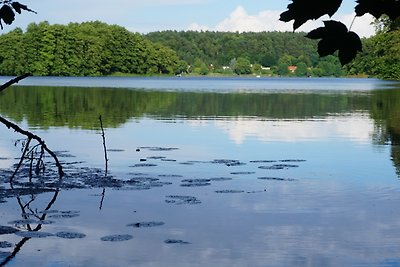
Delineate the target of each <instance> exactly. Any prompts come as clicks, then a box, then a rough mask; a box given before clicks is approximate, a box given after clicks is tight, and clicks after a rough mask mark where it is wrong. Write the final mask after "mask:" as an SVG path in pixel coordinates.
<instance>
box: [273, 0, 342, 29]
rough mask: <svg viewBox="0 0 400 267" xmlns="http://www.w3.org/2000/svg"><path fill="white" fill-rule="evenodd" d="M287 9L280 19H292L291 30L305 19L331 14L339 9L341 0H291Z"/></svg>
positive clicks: (285, 20)
mask: <svg viewBox="0 0 400 267" xmlns="http://www.w3.org/2000/svg"><path fill="white" fill-rule="evenodd" d="M292 1H293V2H292V3H290V4H289V5H288V6H287V8H288V10H287V11H285V12H283V13H282V14H281V17H280V20H281V21H284V22H289V21H291V20H294V23H293V30H296V29H297V28H299V27H300V26H301V25H303V24H304V23H305V22H306V21H307V20H311V19H318V18H320V17H322V16H323V15H326V14H327V15H329V16H332V15H333V14H335V13H336V11H337V10H338V9H339V7H340V5H341V4H342V0H292Z"/></svg>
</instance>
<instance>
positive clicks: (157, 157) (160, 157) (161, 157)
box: [147, 156, 166, 159]
mask: <svg viewBox="0 0 400 267" xmlns="http://www.w3.org/2000/svg"><path fill="white" fill-rule="evenodd" d="M147 158H148V159H165V158H166V157H163V156H152V157H147Z"/></svg>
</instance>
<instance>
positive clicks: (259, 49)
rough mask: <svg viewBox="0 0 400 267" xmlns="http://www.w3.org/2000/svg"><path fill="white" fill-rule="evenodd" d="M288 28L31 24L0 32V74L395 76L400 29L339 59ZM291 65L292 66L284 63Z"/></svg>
mask: <svg viewBox="0 0 400 267" xmlns="http://www.w3.org/2000/svg"><path fill="white" fill-rule="evenodd" d="M304 36H305V33H292V32H260V33H252V32H245V33H238V32H236V33H232V32H209V31H206V32H195V31H162V32H152V33H148V34H138V33H132V32H129V31H128V30H126V29H125V28H123V27H120V26H117V25H107V24H105V23H102V22H98V21H95V22H85V23H70V24H68V25H57V24H56V25H50V24H49V23H47V22H42V23H39V24H36V23H32V24H30V25H29V26H28V27H27V29H26V31H23V30H22V29H19V28H17V29H15V30H13V31H11V32H9V33H6V34H3V35H1V36H0V75H20V74H23V73H26V72H29V73H32V74H33V75H38V76H103V75H155V74H166V75H176V74H186V73H189V74H194V75H207V74H222V75H224V74H225V75H246V74H255V75H269V76H277V75H279V76H317V77H319V76H345V75H368V76H374V77H380V78H386V79H400V66H399V64H400V63H399V62H400V60H399V59H400V58H399V57H400V56H399V55H400V53H398V51H399V49H400V41H399V40H400V32H399V31H395V30H394V31H390V32H387V33H385V32H382V33H379V34H377V35H376V36H374V37H371V38H368V39H363V40H362V41H363V52H362V53H359V56H358V57H357V58H356V60H354V61H353V62H351V63H350V64H347V65H346V66H345V67H342V66H341V64H340V62H339V60H338V58H337V57H336V56H334V55H329V56H327V57H319V55H318V52H317V50H318V49H317V41H316V40H311V39H308V38H305V37H304ZM290 66H295V68H289V67H290Z"/></svg>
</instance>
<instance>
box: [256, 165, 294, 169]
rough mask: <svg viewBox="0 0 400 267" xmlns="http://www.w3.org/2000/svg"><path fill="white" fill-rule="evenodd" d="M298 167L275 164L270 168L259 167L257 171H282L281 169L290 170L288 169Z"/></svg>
mask: <svg viewBox="0 0 400 267" xmlns="http://www.w3.org/2000/svg"><path fill="white" fill-rule="evenodd" d="M297 167H299V165H293V164H275V165H272V166H259V167H258V168H259V169H263V170H283V169H290V168H297Z"/></svg>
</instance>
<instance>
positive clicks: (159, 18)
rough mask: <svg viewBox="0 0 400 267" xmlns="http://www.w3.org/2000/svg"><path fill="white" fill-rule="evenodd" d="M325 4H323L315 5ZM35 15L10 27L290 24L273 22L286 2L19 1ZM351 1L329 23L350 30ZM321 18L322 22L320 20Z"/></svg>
mask: <svg viewBox="0 0 400 267" xmlns="http://www.w3.org/2000/svg"><path fill="white" fill-rule="evenodd" d="M321 1H326V0H321ZM21 2H22V3H24V4H26V5H28V7H30V8H31V9H34V10H35V11H37V12H38V14H37V15H35V14H27V13H24V14H23V15H18V16H17V18H16V23H15V24H14V25H13V26H7V29H6V31H7V30H9V29H12V28H14V27H21V28H22V29H25V28H26V26H27V25H28V24H29V23H30V22H40V21H43V20H47V21H49V22H50V23H51V24H54V23H59V24H67V23H69V22H83V21H91V20H100V21H103V22H106V23H110V24H118V25H121V26H124V27H126V28H127V29H129V30H131V31H135V32H140V33H146V32H151V31H158V30H167V29H169V30H212V31H214V30H218V31H264V30H266V31H284V30H291V27H292V24H291V23H283V22H279V21H278V18H279V14H280V13H281V12H283V11H284V10H285V9H286V6H287V5H288V4H289V3H290V1H288V0H263V1H261V0H246V1H243V0H141V1H139V0H113V1H106V0H84V1H82V0H79V1H78V0H69V1H60V0H40V1H29V0H21ZM354 6H355V1H353V0H343V4H342V7H341V9H340V10H339V12H338V14H337V15H335V17H334V19H336V20H340V21H342V22H344V23H345V24H346V25H348V26H349V25H350V24H351V21H352V19H353V16H354V15H353V9H354ZM325 19H327V17H326V18H325ZM369 22H370V18H367V17H366V16H364V17H362V18H359V19H357V20H356V23H355V24H354V26H353V28H352V29H353V30H354V31H356V32H358V33H359V34H360V35H363V36H368V35H370V34H372V33H373V28H372V27H371V26H370V25H369ZM319 25H321V22H309V23H307V24H306V25H305V26H303V27H302V28H300V29H299V30H304V31H307V30H310V29H312V28H315V27H317V26H319Z"/></svg>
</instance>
